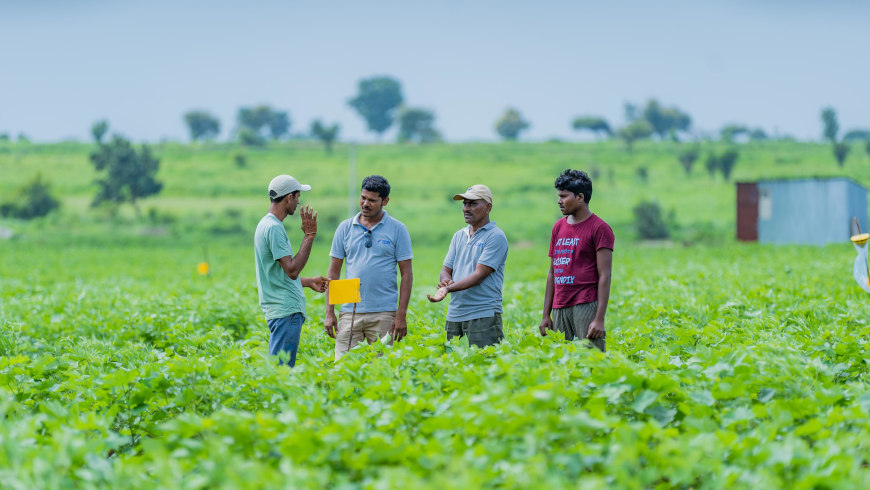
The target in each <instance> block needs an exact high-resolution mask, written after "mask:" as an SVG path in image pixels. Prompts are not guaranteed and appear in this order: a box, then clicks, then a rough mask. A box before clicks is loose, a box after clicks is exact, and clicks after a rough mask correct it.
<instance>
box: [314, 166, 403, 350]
mask: <svg viewBox="0 0 870 490" xmlns="http://www.w3.org/2000/svg"><path fill="white" fill-rule="evenodd" d="M389 201H390V184H389V182H387V179H385V178H383V177H381V176H380V175H372V176H370V177H366V178H365V179H363V181H362V189H361V191H360V198H359V207H360V212H359V213H357V215H356V216H354V217H353V218H351V219H348V220H345V221H343V222H342V223H341V224H340V225H338V229H336V230H335V236H334V237H333V238H332V249H331V250H330V251H329V255H330V257H332V259H331V260H330V263H329V272H328V273H327V277H328V278H329V279H330V280H332V279H338V278H339V276H340V274H341V265H342V263H343V261H345V260H347V268H346V270H345V278H346V279H355V278H359V280H360V299H361V300H362V301H360V303H359V304H357V307H356V314H353V305H352V304H346V305H342V307H341V311H340V312H339V316H338V320H337V321H336V318H335V309H334V308H333V306H332V305H330V304H327V305H326V316H325V318H324V320H323V326H324V329H325V330H326V333H327V335H329V336H330V337H333V338H335V360H336V361H337V360H339V359H341V357H342V356H343V355H345V354H346V353H347V351H348V350H350V349H352V348H353V347H354V346H356V345H357V344H359V343H360V342H362V341H363V339H366V340H368V342H369V343H370V344H371V343H374V342H377V340H378V339H379V338H383V337H384V336H385V335H387V334H388V333H389V334H390V342H392V341H393V340H397V341H398V340H401V339H402V337H404V336H405V334H406V333H407V331H408V327H407V323H406V314H407V311H408V302H409V300H410V298H411V285H412V281H413V274H412V271H411V259H412V258H413V254H412V253H411V235H409V234H408V229H407V228H405V225H404V224H402V223H401V222H400V221H399V220H397V219H395V218H393V217H392V216H390V215H389V214H387V212H386V210H384V207H385V206H386V205H387V203H388V202H389ZM397 266H398V268H399V272H400V273H401V274H402V285H401V288H397V287H396V267H397ZM397 300H398V305H399V306H398V309H397V308H396V301H397ZM327 303H328V302H327ZM336 325H337V326H338V331H337V332H336Z"/></svg>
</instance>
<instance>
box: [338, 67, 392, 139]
mask: <svg viewBox="0 0 870 490" xmlns="http://www.w3.org/2000/svg"><path fill="white" fill-rule="evenodd" d="M403 101H404V99H403V97H402V86H401V84H400V83H399V81H398V80H396V79H394V78H392V77H388V76H378V77H372V78H366V79H363V80H360V81H359V87H358V90H357V95H356V96H355V97H353V98H352V99H350V100H349V101H348V104H350V106H351V107H353V108H354V109H355V110H356V111H357V113H359V115H360V116H362V118H363V119H365V121H366V124H367V125H368V128H369V131H374V132H375V133H377V134H378V137H381V136H382V135H383V133H384V131H386V130H388V129H390V126H392V125H393V118H394V116H395V113H396V110H397V109H398V108H399V106H401V105H402V102H403Z"/></svg>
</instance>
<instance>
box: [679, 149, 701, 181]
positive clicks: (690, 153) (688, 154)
mask: <svg viewBox="0 0 870 490" xmlns="http://www.w3.org/2000/svg"><path fill="white" fill-rule="evenodd" d="M699 155H700V150H699V149H698V147H697V146H690V147H688V148H686V149H684V150H683V151H681V152H680V155H679V157H678V158H679V159H680V165H682V166H683V170H685V171H686V176H689V175H692V166H693V165H694V164H695V161H696V160H698V156H699Z"/></svg>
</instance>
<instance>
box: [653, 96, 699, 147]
mask: <svg viewBox="0 0 870 490" xmlns="http://www.w3.org/2000/svg"><path fill="white" fill-rule="evenodd" d="M643 118H644V119H645V120H646V121H647V122H648V123H649V124H650V125H651V126H652V128H653V132H654V133H655V134H657V135H658V136H659V138H661V139H664V138H665V137H666V136H670V137H671V138H672V139H674V140H676V135H677V133H678V132H688V131H689V129H690V128H691V127H692V118H691V117H690V116H689V115H688V114H686V113H685V112H683V111H681V110H680V109H678V108H677V107H670V108H665V107H662V106H661V104H659V101H657V100H656V99H650V100H649V101H647V103H646V106H645V107H644V109H643Z"/></svg>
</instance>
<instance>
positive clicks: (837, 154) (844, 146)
mask: <svg viewBox="0 0 870 490" xmlns="http://www.w3.org/2000/svg"><path fill="white" fill-rule="evenodd" d="M851 149H852V147H851V146H849V144H848V143H843V142H839V143H834V146H833V150H834V158H835V159H837V165H839V166H841V167H842V166H843V164H844V163H845V162H846V157H847V156H848V155H849V150H851Z"/></svg>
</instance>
